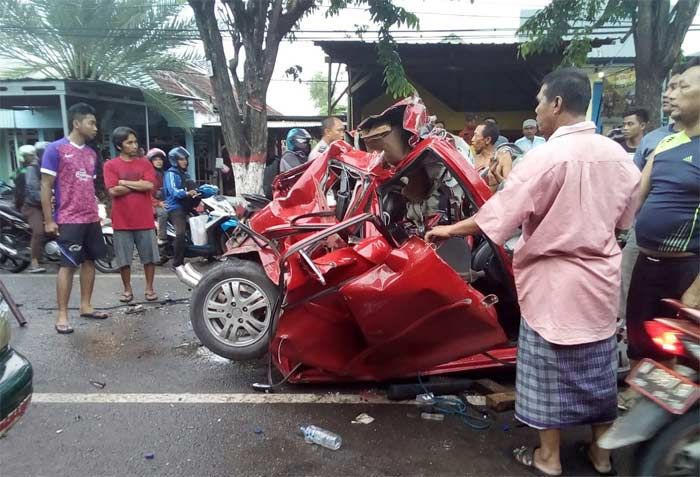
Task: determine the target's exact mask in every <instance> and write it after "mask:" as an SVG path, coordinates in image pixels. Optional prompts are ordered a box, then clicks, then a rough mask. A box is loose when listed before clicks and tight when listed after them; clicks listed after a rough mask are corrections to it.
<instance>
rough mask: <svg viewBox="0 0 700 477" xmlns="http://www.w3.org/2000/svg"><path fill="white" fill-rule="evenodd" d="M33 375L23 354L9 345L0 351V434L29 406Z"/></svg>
mask: <svg viewBox="0 0 700 477" xmlns="http://www.w3.org/2000/svg"><path fill="white" fill-rule="evenodd" d="M33 375H34V372H33V370H32V365H31V364H30V363H29V361H27V359H26V358H25V357H24V356H22V355H21V354H19V353H18V352H16V351H15V350H13V349H12V348H9V347H8V348H7V349H6V350H5V351H3V352H1V353H0V436H2V435H3V434H4V433H5V432H7V430H8V429H10V427H12V425H13V424H14V423H15V422H17V421H18V420H19V418H20V417H22V415H23V414H24V413H25V412H26V410H27V408H28V407H29V402H30V401H31V398H32V391H33V385H32V382H33V379H32V378H33Z"/></svg>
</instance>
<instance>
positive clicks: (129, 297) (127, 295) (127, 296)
mask: <svg viewBox="0 0 700 477" xmlns="http://www.w3.org/2000/svg"><path fill="white" fill-rule="evenodd" d="M133 299H134V294H133V293H126V292H124V293H122V296H121V297H119V301H120V302H122V303H129V302H130V301H133Z"/></svg>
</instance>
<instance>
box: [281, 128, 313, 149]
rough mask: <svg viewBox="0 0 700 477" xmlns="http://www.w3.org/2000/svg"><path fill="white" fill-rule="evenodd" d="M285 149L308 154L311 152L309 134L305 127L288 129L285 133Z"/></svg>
mask: <svg viewBox="0 0 700 477" xmlns="http://www.w3.org/2000/svg"><path fill="white" fill-rule="evenodd" d="M287 150H288V151H292V152H297V151H299V152H303V153H304V154H308V153H309V152H311V134H309V132H308V131H307V130H306V129H301V128H294V129H290V130H289V132H288V133H287Z"/></svg>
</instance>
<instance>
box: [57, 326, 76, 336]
mask: <svg viewBox="0 0 700 477" xmlns="http://www.w3.org/2000/svg"><path fill="white" fill-rule="evenodd" d="M53 327H54V328H55V329H56V333H58V334H59V335H69V334H71V333H73V327H72V326H71V325H69V324H60V325H53Z"/></svg>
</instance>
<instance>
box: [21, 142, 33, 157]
mask: <svg viewBox="0 0 700 477" xmlns="http://www.w3.org/2000/svg"><path fill="white" fill-rule="evenodd" d="M19 154H20V156H25V157H26V156H36V148H35V147H34V146H32V145H29V144H25V145H24V146H20V147H19Z"/></svg>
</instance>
